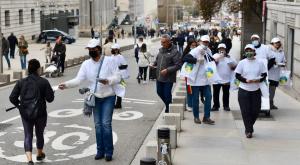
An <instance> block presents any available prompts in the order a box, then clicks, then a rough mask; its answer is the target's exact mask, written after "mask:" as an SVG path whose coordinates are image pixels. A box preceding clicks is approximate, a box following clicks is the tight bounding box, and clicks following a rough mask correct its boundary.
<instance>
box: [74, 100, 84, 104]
mask: <svg viewBox="0 0 300 165" xmlns="http://www.w3.org/2000/svg"><path fill="white" fill-rule="evenodd" d="M83 102H84V101H83V100H82V101H81V100H76V101H72V103H83Z"/></svg>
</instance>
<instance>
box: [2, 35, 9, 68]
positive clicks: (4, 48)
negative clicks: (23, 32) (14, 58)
mask: <svg viewBox="0 0 300 165" xmlns="http://www.w3.org/2000/svg"><path fill="white" fill-rule="evenodd" d="M2 36H3V33H2ZM1 51H2V55H3V56H4V57H5V59H6V62H7V66H8V70H10V67H11V66H10V60H9V57H8V53H9V42H8V41H7V40H6V39H5V37H4V36H3V37H2V50H1Z"/></svg>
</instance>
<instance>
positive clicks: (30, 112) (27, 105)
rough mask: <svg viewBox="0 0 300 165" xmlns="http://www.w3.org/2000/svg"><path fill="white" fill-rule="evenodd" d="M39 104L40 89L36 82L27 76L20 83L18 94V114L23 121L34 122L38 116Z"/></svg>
mask: <svg viewBox="0 0 300 165" xmlns="http://www.w3.org/2000/svg"><path fill="white" fill-rule="evenodd" d="M40 107H41V104H40V89H39V87H38V85H37V83H36V80H35V79H34V78H33V77H31V76H28V77H27V78H25V79H23V81H22V88H21V92H20V108H19V111H20V114H21V116H22V117H23V118H24V119H27V120H34V119H36V118H37V116H38V111H39V109H40Z"/></svg>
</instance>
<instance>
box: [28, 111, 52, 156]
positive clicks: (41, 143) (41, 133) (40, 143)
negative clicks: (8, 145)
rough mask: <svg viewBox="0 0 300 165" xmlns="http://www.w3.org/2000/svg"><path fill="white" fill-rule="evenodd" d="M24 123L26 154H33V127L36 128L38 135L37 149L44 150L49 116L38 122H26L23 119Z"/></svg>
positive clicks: (37, 120) (39, 119)
mask: <svg viewBox="0 0 300 165" xmlns="http://www.w3.org/2000/svg"><path fill="white" fill-rule="evenodd" d="M22 123H23V127H24V134H25V140H24V149H25V152H32V139H33V127H35V135H36V148H37V149H43V148H44V130H45V127H46V125H47V116H46V117H42V118H38V119H36V120H32V121H30V120H25V119H23V118H22Z"/></svg>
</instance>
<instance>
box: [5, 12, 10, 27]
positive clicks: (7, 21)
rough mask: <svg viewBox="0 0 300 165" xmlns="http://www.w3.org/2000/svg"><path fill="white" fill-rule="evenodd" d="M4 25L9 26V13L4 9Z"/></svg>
mask: <svg viewBox="0 0 300 165" xmlns="http://www.w3.org/2000/svg"><path fill="white" fill-rule="evenodd" d="M4 19H5V21H4V22H5V26H10V15H9V10H5V12H4Z"/></svg>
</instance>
